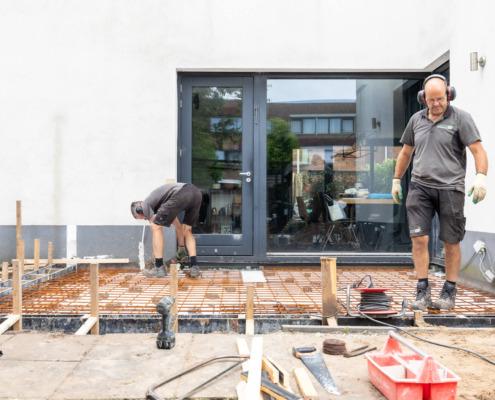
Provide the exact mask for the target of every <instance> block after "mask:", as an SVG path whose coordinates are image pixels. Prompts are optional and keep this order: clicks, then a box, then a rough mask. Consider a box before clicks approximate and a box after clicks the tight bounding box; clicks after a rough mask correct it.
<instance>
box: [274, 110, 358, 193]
mask: <svg viewBox="0 0 495 400" xmlns="http://www.w3.org/2000/svg"><path fill="white" fill-rule="evenodd" d="M274 118H281V119H283V120H285V121H288V123H289V127H290V131H291V133H293V134H294V135H295V136H296V137H297V140H298V144H299V149H298V151H297V152H295V153H293V157H295V158H293V160H292V161H293V173H295V174H303V175H302V176H303V177H301V178H297V179H296V181H301V184H302V183H303V182H304V181H308V183H309V184H311V185H312V186H313V190H314V189H317V190H321V191H325V187H324V185H325V176H324V175H325V171H326V173H327V179H326V183H327V184H328V179H329V178H330V177H329V176H328V175H329V174H331V172H332V171H349V172H353V173H354V172H356V170H357V165H356V157H355V150H356V121H355V119H356V102H355V101H354V100H317V101H312V100H307V101H295V102H277V103H270V107H269V119H270V120H273V119H274ZM298 176H299V175H298ZM293 189H294V190H295V191H296V192H299V191H300V188H293Z"/></svg>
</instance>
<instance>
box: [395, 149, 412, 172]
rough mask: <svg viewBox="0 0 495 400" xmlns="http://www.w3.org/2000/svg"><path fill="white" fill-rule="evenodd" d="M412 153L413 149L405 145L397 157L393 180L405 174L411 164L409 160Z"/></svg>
mask: <svg viewBox="0 0 495 400" xmlns="http://www.w3.org/2000/svg"><path fill="white" fill-rule="evenodd" d="M413 152H414V147H413V146H409V145H408V144H405V145H404V146H402V149H401V151H400V153H399V155H398V156H397V162H396V164H395V173H394V178H395V179H400V178H402V176H403V175H404V174H405V173H406V170H407V167H409V163H410V162H411V158H412V155H413Z"/></svg>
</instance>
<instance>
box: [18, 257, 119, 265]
mask: <svg viewBox="0 0 495 400" xmlns="http://www.w3.org/2000/svg"><path fill="white" fill-rule="evenodd" d="M12 261H17V258H14V259H13V260H12ZM24 263H25V264H34V259H32V258H28V259H26V260H24ZM52 263H53V264H92V263H98V264H127V263H129V259H128V258H54V259H52ZM40 264H48V259H46V258H42V259H40Z"/></svg>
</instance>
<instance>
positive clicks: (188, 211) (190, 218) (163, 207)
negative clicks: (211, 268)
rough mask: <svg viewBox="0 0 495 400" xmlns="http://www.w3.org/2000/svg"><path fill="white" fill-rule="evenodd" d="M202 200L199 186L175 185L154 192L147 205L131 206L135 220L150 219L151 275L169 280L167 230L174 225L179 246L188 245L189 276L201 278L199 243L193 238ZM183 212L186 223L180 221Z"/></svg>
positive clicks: (135, 204)
mask: <svg viewBox="0 0 495 400" xmlns="http://www.w3.org/2000/svg"><path fill="white" fill-rule="evenodd" d="M201 200H202V195H201V191H200V190H199V189H198V188H197V187H196V186H194V185H192V184H190V183H174V184H166V185H163V186H160V187H158V188H156V189H155V190H153V191H152V192H151V193H150V195H149V196H148V197H147V198H146V199H145V200H144V201H134V202H133V203H132V204H131V213H132V216H133V217H134V218H136V219H146V220H148V221H150V223H151V233H152V242H153V256H154V258H155V267H154V268H153V269H152V271H151V272H150V273H149V275H152V276H157V277H164V276H166V271H165V268H164V266H163V247H164V239H163V227H164V226H167V227H168V226H170V225H171V224H174V226H175V229H176V232H177V238H178V240H179V246H180V245H181V244H185V246H186V248H187V251H188V253H189V269H188V271H187V272H188V274H189V275H190V276H191V277H193V278H197V277H199V275H200V271H199V267H198V266H197V261H196V240H195V239H194V236H193V234H192V226H193V225H194V224H195V223H196V221H197V219H198V215H199V208H200V206H201ZM181 211H184V212H185V214H184V218H183V223H181V222H180V221H179V220H178V218H177V215H178V214H179V213H180V212H181ZM181 242H182V243H181ZM179 251H180V249H179Z"/></svg>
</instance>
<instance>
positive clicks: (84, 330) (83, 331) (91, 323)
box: [75, 317, 98, 336]
mask: <svg viewBox="0 0 495 400" xmlns="http://www.w3.org/2000/svg"><path fill="white" fill-rule="evenodd" d="M97 324H98V318H97V317H89V318H88V319H87V320H86V321H85V322H84V324H82V325H81V327H80V328H79V329H78V330H77V332H76V333H75V335H76V336H84V335H87V334H88V332H89V331H90V330H92V329H93V328H94V327H95V325H97Z"/></svg>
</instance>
